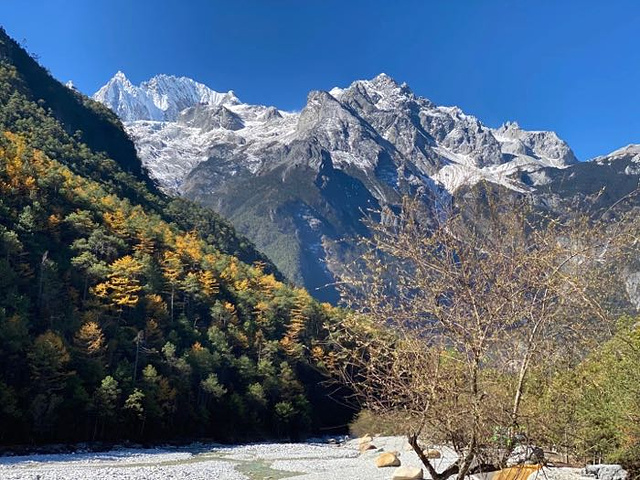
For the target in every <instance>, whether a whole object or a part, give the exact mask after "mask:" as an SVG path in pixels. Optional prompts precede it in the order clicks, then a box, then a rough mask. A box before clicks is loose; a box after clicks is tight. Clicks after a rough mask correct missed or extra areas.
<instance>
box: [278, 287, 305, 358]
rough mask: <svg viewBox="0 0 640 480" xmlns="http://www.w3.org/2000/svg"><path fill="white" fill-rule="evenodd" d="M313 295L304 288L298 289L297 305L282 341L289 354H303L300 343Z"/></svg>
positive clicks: (293, 309) (292, 310)
mask: <svg viewBox="0 0 640 480" xmlns="http://www.w3.org/2000/svg"><path fill="white" fill-rule="evenodd" d="M310 301H311V297H310V296H309V294H308V293H307V292H305V291H304V290H302V289H296V300H295V307H294V308H292V309H291V314H290V315H291V317H290V320H289V325H288V327H287V332H286V333H285V336H284V337H283V339H282V340H281V341H280V344H281V345H282V347H283V348H284V351H285V352H286V353H287V355H289V356H299V355H301V354H302V345H301V343H300V341H299V340H300V334H301V333H303V332H304V330H305V328H306V326H307V320H308V318H307V315H306V313H305V310H306V309H307V307H308V305H309V303H310Z"/></svg>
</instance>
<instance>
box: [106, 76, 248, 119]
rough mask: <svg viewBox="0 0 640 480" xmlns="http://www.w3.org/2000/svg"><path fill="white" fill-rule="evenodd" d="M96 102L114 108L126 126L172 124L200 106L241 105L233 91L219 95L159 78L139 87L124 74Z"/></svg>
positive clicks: (170, 78)
mask: <svg viewBox="0 0 640 480" xmlns="http://www.w3.org/2000/svg"><path fill="white" fill-rule="evenodd" d="M93 98H94V100H97V101H99V102H101V103H104V104H105V105H106V106H108V107H109V108H111V110H113V111H114V112H116V113H117V114H118V116H119V117H120V118H121V119H122V121H124V122H133V121H136V120H159V121H173V120H175V119H176V117H177V116H178V113H180V112H181V111H182V110H184V109H185V108H188V107H191V106H193V105H196V104H199V103H203V104H208V105H223V104H235V103H239V102H238V99H237V98H236V96H235V95H234V93H233V92H232V91H229V92H227V93H219V92H216V91H214V90H211V89H210V88H209V87H207V86H206V85H203V84H202V83H198V82H196V81H194V80H191V79H190V78H186V77H174V76H171V75H157V76H155V77H153V78H152V79H151V80H149V81H147V82H142V83H141V84H140V85H139V86H136V85H133V84H132V83H131V82H130V81H129V79H128V78H127V77H126V76H125V74H124V73H122V72H118V73H116V74H115V75H114V77H113V78H112V79H111V80H109V82H108V83H107V84H106V85H104V86H103V87H102V88H101V89H100V90H98V91H97V92H96V93H95V94H94V95H93Z"/></svg>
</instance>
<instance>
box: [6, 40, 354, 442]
mask: <svg viewBox="0 0 640 480" xmlns="http://www.w3.org/2000/svg"><path fill="white" fill-rule="evenodd" d="M0 128H1V129H2V133H1V134H0V442H2V443H13V442H26V441H29V442H50V441H77V440H92V439H93V440H97V439H107V440H108V439H116V438H134V439H155V440H157V439H161V438H168V437H172V438H175V437H179V436H195V435H199V436H206V437H211V438H218V439H223V440H225V439H226V440H228V439H240V438H249V437H253V438H255V437H256V436H276V435H277V436H294V435H297V434H298V433H300V432H303V431H310V430H311V429H313V428H315V427H317V426H318V425H319V424H320V423H322V422H326V419H327V418H331V420H332V421H335V422H336V423H339V422H340V419H338V418H337V417H335V414H336V411H335V407H334V406H332V405H331V404H328V403H327V402H328V400H327V399H326V398H325V395H324V393H325V392H324V391H323V390H322V387H319V386H318V385H317V382H318V380H319V379H320V378H321V376H320V374H319V373H317V372H318V366H319V365H321V364H322V356H323V352H322V349H321V347H320V341H321V339H322V338H323V336H324V335H325V331H326V330H325V328H326V324H327V322H328V321H329V320H330V319H331V318H332V317H335V316H336V315H339V312H338V311H336V310H335V309H333V308H332V307H330V306H329V305H324V304H319V303H317V302H315V301H314V300H312V299H311V298H310V296H309V295H308V294H307V292H305V291H304V290H301V289H295V288H292V287H290V286H288V285H287V284H286V283H284V282H283V279H282V277H281V276H280V275H279V274H278V272H277V271H275V268H274V267H273V266H272V264H271V263H270V262H268V260H267V259H266V258H264V257H263V256H262V255H261V254H259V253H258V252H257V251H256V250H255V249H254V248H253V246H252V245H251V244H250V242H248V241H247V240H245V239H244V238H242V237H240V236H238V235H236V233H235V232H234V230H233V228H232V227H231V226H230V225H229V224H228V223H226V222H225V221H223V220H221V219H220V218H219V217H218V216H217V215H215V214H213V213H212V212H210V211H207V210H204V209H202V208H199V207H196V206H195V205H193V204H191V203H189V202H185V201H182V200H169V199H168V198H166V197H164V196H163V195H162V194H160V193H159V192H158V191H157V190H156V189H155V187H154V186H153V185H152V183H151V182H150V181H149V179H148V178H147V176H146V174H145V173H144V172H143V170H142V168H141V166H140V162H139V160H138V159H137V157H136V156H135V149H134V147H133V144H132V143H131V142H130V140H129V139H128V138H127V136H126V134H125V133H124V130H123V128H122V126H121V124H120V123H119V122H118V121H117V119H116V117H115V116H114V115H113V114H112V113H111V112H110V111H108V110H107V109H106V108H104V107H102V106H100V105H98V104H97V103H95V102H93V101H91V100H89V99H87V98H86V97H84V96H82V95H80V94H78V93H76V92H74V91H72V90H70V89H68V88H67V87H64V86H63V85H61V84H60V83H58V82H57V81H56V80H54V79H53V78H52V77H51V76H50V75H49V74H48V73H47V72H46V71H45V70H44V69H42V68H41V67H40V66H39V65H37V63H36V62H35V61H33V60H32V59H31V58H30V57H29V56H28V55H27V53H26V52H25V51H24V50H23V49H22V48H20V47H19V46H18V45H17V44H16V43H15V42H14V41H13V40H11V39H10V38H9V37H8V36H7V35H6V34H5V32H4V31H0ZM342 413H344V412H342Z"/></svg>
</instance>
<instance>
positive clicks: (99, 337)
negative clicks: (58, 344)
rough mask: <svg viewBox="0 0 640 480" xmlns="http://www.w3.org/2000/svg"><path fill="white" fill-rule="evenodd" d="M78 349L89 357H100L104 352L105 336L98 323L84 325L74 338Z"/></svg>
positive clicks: (91, 322)
mask: <svg viewBox="0 0 640 480" xmlns="http://www.w3.org/2000/svg"><path fill="white" fill-rule="evenodd" d="M73 340H74V343H75V345H76V347H78V349H79V350H80V351H81V352H82V353H83V354H84V355H86V356H87V357H93V356H97V355H100V354H101V353H102V352H103V350H104V334H103V333H102V329H101V328H100V325H98V323H97V322H94V321H90V322H86V323H85V324H83V325H82V326H81V327H80V329H79V330H78V332H77V333H76V335H75V337H74V339H73Z"/></svg>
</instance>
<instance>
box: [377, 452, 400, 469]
mask: <svg viewBox="0 0 640 480" xmlns="http://www.w3.org/2000/svg"><path fill="white" fill-rule="evenodd" d="M399 466H400V459H399V458H398V454H397V453H396V452H384V453H381V454H380V455H378V457H377V458H376V467H378V468H383V467H399Z"/></svg>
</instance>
